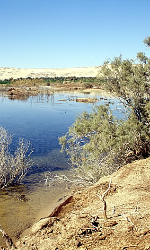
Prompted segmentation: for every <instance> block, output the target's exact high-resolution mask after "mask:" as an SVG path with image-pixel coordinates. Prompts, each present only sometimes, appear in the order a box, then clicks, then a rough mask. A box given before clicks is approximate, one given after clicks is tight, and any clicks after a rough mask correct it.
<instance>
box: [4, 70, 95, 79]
mask: <svg viewBox="0 0 150 250" xmlns="http://www.w3.org/2000/svg"><path fill="white" fill-rule="evenodd" d="M99 68H100V67H84V68H64V69H19V68H4V67H0V80H4V79H9V78H11V77H12V78H14V79H17V78H21V77H22V78H26V77H32V78H36V77H39V78H40V77H61V76H64V77H67V76H76V77H95V76H96V75H97V73H98V70H99Z"/></svg>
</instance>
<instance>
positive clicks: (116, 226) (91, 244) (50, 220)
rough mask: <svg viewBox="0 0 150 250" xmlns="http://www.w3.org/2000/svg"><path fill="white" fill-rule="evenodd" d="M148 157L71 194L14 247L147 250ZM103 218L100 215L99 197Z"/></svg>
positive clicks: (149, 244)
mask: <svg viewBox="0 0 150 250" xmlns="http://www.w3.org/2000/svg"><path fill="white" fill-rule="evenodd" d="M149 178H150V158H148V159H145V160H140V161H135V162H133V163H131V164H128V165H126V166H124V167H122V168H121V169H119V171H117V172H115V173H114V174H112V175H111V176H107V177H103V178H101V179H100V181H99V182H98V183H96V184H95V185H93V186H91V187H89V188H84V189H83V190H81V191H78V192H75V193H74V194H73V196H71V197H70V198H69V199H68V201H67V202H66V203H64V205H63V206H61V207H60V208H59V209H58V210H57V211H56V212H55V213H53V214H51V215H48V216H47V218H44V219H43V220H40V221H39V222H38V223H36V224H35V225H34V227H33V231H32V233H30V234H29V235H28V236H26V237H25V238H22V239H20V241H18V242H17V243H16V245H17V248H18V249H20V250H22V249H23V250H26V249H39V250H48V249H53V250H54V249H58V250H67V249H69V250H74V249H82V250H83V249H88V250H91V249H96V250H99V249H104V250H106V249H113V250H114V249H115V250H119V249H137V250H141V249H145V250H146V249H147V250H148V249H149V247H150V211H149V206H150V189H149ZM110 179H112V182H111V186H110V189H109V191H108V192H107V195H106V197H105V200H106V204H107V220H104V217H103V202H102V201H101V199H99V197H98V196H97V194H98V195H102V194H104V192H105V191H106V190H107V189H108V186H109V182H110Z"/></svg>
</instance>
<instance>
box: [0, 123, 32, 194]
mask: <svg viewBox="0 0 150 250" xmlns="http://www.w3.org/2000/svg"><path fill="white" fill-rule="evenodd" d="M11 142H12V135H11V134H10V133H9V132H8V131H7V130H6V129H5V128H3V127H1V126H0V188H1V189H3V188H5V187H7V186H11V185H14V184H19V183H20V182H21V180H22V179H23V177H24V176H25V175H26V173H27V171H28V169H29V168H30V167H31V166H32V164H33V162H32V160H31V158H30V155H31V154H32V152H33V151H32V150H31V149H30V142H28V141H26V140H24V139H23V138H20V139H19V143H18V147H17V149H16V150H15V152H14V153H13V154H12V153H10V149H9V146H10V144H11Z"/></svg>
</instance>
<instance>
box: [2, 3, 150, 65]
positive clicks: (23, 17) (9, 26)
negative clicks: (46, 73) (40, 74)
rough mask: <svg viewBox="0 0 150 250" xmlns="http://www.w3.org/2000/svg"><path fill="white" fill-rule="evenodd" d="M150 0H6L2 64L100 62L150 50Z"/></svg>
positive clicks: (94, 63) (89, 63)
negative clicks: (148, 42) (147, 41)
mask: <svg viewBox="0 0 150 250" xmlns="http://www.w3.org/2000/svg"><path fill="white" fill-rule="evenodd" d="M148 36H150V0H0V67H15V68H57V69H59V68H71V67H91V66H100V65H102V64H103V63H104V61H106V60H107V59H109V58H110V59H113V58H114V57H115V56H119V55H120V54H122V56H123V58H125V59H127V58H128V59H129V58H133V59H135V58H136V53H137V52H141V51H143V52H144V53H146V54H147V55H148V56H149V55H150V50H148V49H147V48H146V47H145V45H144V43H143V40H144V39H145V38H146V37H148Z"/></svg>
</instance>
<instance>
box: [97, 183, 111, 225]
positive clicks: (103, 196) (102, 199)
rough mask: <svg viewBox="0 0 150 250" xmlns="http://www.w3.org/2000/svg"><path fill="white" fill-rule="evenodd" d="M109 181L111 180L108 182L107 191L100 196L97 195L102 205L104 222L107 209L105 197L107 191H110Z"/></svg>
mask: <svg viewBox="0 0 150 250" xmlns="http://www.w3.org/2000/svg"><path fill="white" fill-rule="evenodd" d="M111 180H112V178H111V179H110V182H109V187H108V189H107V190H106V191H105V192H104V193H103V194H102V195H99V194H97V196H98V197H99V198H100V199H101V201H102V202H103V204H104V207H103V215H104V220H107V214H106V209H107V205H106V201H105V199H104V198H105V195H106V194H107V192H108V191H109V189H110V185H111Z"/></svg>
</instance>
